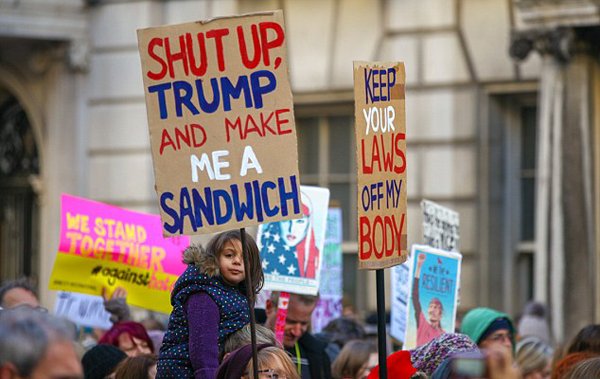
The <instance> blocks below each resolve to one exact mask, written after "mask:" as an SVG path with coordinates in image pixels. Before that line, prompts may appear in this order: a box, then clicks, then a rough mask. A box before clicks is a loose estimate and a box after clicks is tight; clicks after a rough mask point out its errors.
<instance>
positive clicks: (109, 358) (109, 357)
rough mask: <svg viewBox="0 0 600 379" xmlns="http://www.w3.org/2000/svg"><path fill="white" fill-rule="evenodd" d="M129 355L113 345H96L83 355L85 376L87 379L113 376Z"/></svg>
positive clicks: (82, 361)
mask: <svg viewBox="0 0 600 379" xmlns="http://www.w3.org/2000/svg"><path fill="white" fill-rule="evenodd" d="M125 358H127V354H125V352H123V351H122V350H121V349H119V348H118V347H115V346H112V345H104V344H102V345H96V346H94V347H93V348H91V349H90V350H89V351H88V352H87V353H85V354H84V355H83V358H82V359H81V364H82V365H83V375H84V378H85V379H104V378H105V377H107V376H109V375H110V374H112V373H113V372H114V371H115V369H116V368H117V366H118V365H119V363H121V362H122V361H123V360H124V359H125Z"/></svg>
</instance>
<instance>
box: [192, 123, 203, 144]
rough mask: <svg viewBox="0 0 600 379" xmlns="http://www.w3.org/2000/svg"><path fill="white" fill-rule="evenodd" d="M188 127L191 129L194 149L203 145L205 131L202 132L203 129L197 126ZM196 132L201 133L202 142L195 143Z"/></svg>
mask: <svg viewBox="0 0 600 379" xmlns="http://www.w3.org/2000/svg"><path fill="white" fill-rule="evenodd" d="M190 127H191V128H192V139H193V141H194V147H200V146H202V145H204V143H205V142H206V131H205V130H204V128H203V127H202V126H200V125H198V124H191V125H190ZM196 130H200V131H201V132H202V140H201V141H200V142H198V141H196Z"/></svg>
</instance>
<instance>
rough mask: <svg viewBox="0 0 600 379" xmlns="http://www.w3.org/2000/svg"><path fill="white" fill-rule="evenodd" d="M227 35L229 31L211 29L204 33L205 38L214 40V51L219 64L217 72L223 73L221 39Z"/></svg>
mask: <svg viewBox="0 0 600 379" xmlns="http://www.w3.org/2000/svg"><path fill="white" fill-rule="evenodd" d="M226 35H229V29H225V28H224V29H213V30H210V31H208V32H206V37H208V38H214V39H215V49H216V52H217V61H218V62H219V71H225V60H224V59H223V37H225V36H226Z"/></svg>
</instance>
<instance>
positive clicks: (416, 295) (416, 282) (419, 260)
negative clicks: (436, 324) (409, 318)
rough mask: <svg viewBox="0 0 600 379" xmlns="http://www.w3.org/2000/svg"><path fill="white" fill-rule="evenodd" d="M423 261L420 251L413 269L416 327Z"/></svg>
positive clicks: (419, 306) (413, 299) (419, 309)
mask: <svg viewBox="0 0 600 379" xmlns="http://www.w3.org/2000/svg"><path fill="white" fill-rule="evenodd" d="M423 263H425V254H423V253H420V254H419V256H418V257H417V268H416V270H415V278H414V281H413V288H412V301H413V308H414V309H415V320H417V328H418V327H419V323H420V316H421V311H422V310H421V300H420V299H419V278H420V277H421V267H423Z"/></svg>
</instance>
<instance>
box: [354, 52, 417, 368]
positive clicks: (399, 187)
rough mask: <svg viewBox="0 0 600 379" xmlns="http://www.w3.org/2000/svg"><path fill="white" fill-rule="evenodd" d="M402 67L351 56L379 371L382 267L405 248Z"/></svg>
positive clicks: (382, 364) (362, 228)
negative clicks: (373, 278)
mask: <svg viewBox="0 0 600 379" xmlns="http://www.w3.org/2000/svg"><path fill="white" fill-rule="evenodd" d="M404 83H405V72H404V64H403V63H399V62H392V63H387V62H386V63H375V62H354V102H355V118H356V148H357V155H356V156H357V170H358V173H357V182H358V197H357V198H358V230H359V232H358V250H359V253H358V254H359V268H360V269H370V270H373V269H375V270H377V273H376V275H377V314H378V323H377V330H378V340H379V373H380V374H379V375H380V378H386V377H387V367H386V355H387V354H386V350H385V346H386V342H385V339H386V331H385V292H384V285H383V282H384V271H383V269H384V268H387V267H392V266H395V265H398V264H401V263H403V262H404V261H406V259H407V251H406V241H407V234H406V229H407V228H406V122H405V111H404V107H405V103H404V97H405V95H404V93H405V84H404Z"/></svg>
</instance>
